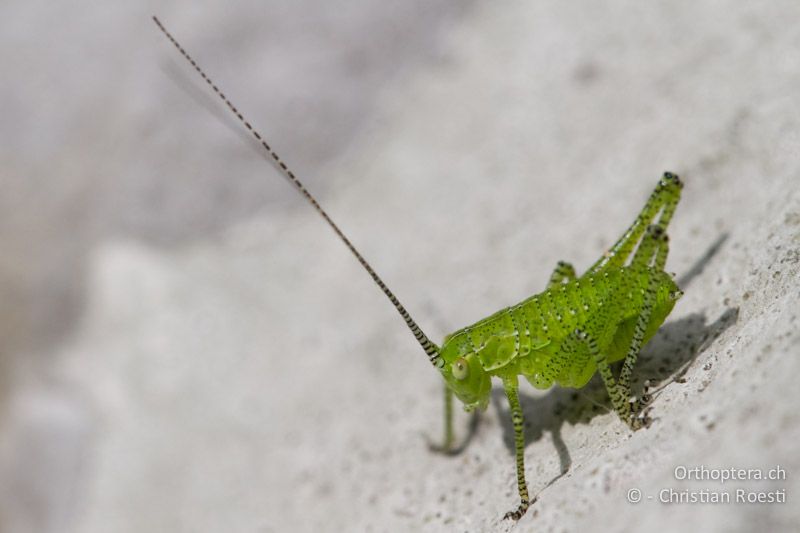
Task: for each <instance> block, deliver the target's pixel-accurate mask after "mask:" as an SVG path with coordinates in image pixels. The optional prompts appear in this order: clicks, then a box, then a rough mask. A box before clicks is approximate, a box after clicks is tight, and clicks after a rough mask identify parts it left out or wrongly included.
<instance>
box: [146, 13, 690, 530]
mask: <svg viewBox="0 0 800 533" xmlns="http://www.w3.org/2000/svg"><path fill="white" fill-rule="evenodd" d="M153 20H154V21H155V23H156V24H157V25H158V27H159V28H160V29H161V31H162V32H163V33H164V34H165V35H166V36H167V38H169V40H170V41H172V44H174V45H175V47H176V48H177V49H178V50H179V51H180V53H181V54H182V55H183V56H184V57H185V58H186V60H188V61H189V62H190V63H191V64H192V66H193V67H194V69H195V70H196V71H197V73H198V74H199V75H200V76H201V77H202V78H203V80H205V82H206V83H207V84H208V85H209V86H210V87H211V89H212V90H213V91H214V92H215V93H216V94H217V96H219V97H220V98H221V99H222V101H223V102H224V103H225V105H227V107H228V108H229V109H230V110H231V111H232V112H233V113H234V114H235V115H236V116H237V117H238V119H239V121H240V122H241V123H242V124H243V125H244V127H245V128H247V130H248V131H249V132H250V133H251V134H252V135H253V137H255V139H256V140H257V141H258V142H259V143H260V144H261V146H262V147H263V148H264V150H266V152H267V153H268V154H269V156H270V157H271V158H272V159H273V160H274V162H275V164H276V165H277V167H278V168H279V169H280V171H281V172H282V173H283V174H284V176H286V177H287V178H288V179H289V180H290V181H291V183H292V184H293V185H294V186H295V187H296V188H297V190H298V191H299V192H300V193H301V194H302V195H303V196H304V197H305V198H306V200H308V202H309V203H310V204H311V205H312V206H313V207H314V209H315V210H316V211H317V212H318V213H319V214H320V215H321V216H322V218H324V219H325V222H327V223H328V225H329V226H330V227H331V228H332V229H333V231H334V232H335V233H336V234H337V235H338V236H339V238H340V239H341V240H342V242H344V244H345V246H347V248H348V249H349V250H350V252H352V253H353V255H354V256H355V257H356V259H357V260H358V262H359V263H361V266H363V267H364V269H365V270H366V271H367V273H368V274H369V275H370V276H371V277H372V279H373V281H374V282H375V283H376V284H377V285H378V287H380V289H381V290H382V291H383V293H384V294H385V295H386V297H387V298H389V300H390V301H391V303H392V305H394V307H395V309H397V311H398V312H399V313H400V316H401V317H402V318H403V320H404V321H405V323H406V325H407V326H408V328H409V329H410V330H411V333H412V334H413V335H414V337H415V338H416V339H417V342H419V344H420V346H421V347H422V349H423V350H424V351H425V353H426V354H427V356H428V359H429V361H430V363H431V364H432V365H433V366H434V368H436V369H437V371H438V372H440V373H441V375H442V377H443V378H444V381H445V437H444V444H443V446H442V448H443V449H444V450H449V449H451V447H452V444H453V429H452V396H453V394H455V396H456V397H457V398H458V399H459V400H461V402H462V403H463V404H464V408H465V409H466V410H467V411H472V410H473V409H475V408H481V409H483V408H485V407H486V406H487V405H488V403H489V396H490V390H491V387H492V385H491V378H492V377H497V378H499V379H500V380H501V381H502V383H503V388H504V390H505V393H506V396H507V397H508V402H509V406H510V411H511V418H512V422H513V427H514V444H515V453H516V468H517V486H518V490H519V496H520V503H519V506H518V507H517V508H516V509H515V510H513V511H510V512H509V513H507V514H506V515H505V516H506V518H512V519H519V518H520V517H522V515H523V514H525V511H526V510H527V509H528V506H529V505H530V504H531V503H532V502H531V501H530V498H529V496H528V488H527V484H526V481H525V465H524V449H525V442H524V432H523V418H522V408H521V407H520V403H519V397H518V394H517V387H518V383H517V376H520V375H522V376H524V377H525V378H526V379H527V380H528V381H529V382H530V383H531V384H532V385H533V386H534V387H536V388H539V389H546V388H549V387H550V386H551V385H553V384H554V383H556V384H558V385H560V386H562V387H572V388H581V387H583V386H584V385H586V383H587V382H588V381H589V380H590V379H591V377H592V376H593V375H594V373H595V371H599V373H600V376H601V378H602V380H603V383H604V384H605V387H606V389H607V391H608V394H609V396H610V397H611V403H612V405H613V407H614V410H615V411H616V412H617V414H618V415H619V417H620V418H621V419H622V421H624V422H625V423H627V424H628V425H629V426H630V427H631V428H632V429H638V428H640V427H642V426H644V425H646V424H647V423H648V417H647V415H646V412H645V411H644V407H645V404H646V402H647V401H648V396H647V393H646V390H645V394H643V395H641V397H639V398H638V399H636V400H634V399H633V398H632V395H631V372H632V370H633V366H634V364H635V363H636V359H637V357H638V355H639V351H640V350H641V348H642V346H643V345H644V344H646V343H647V341H648V340H650V338H651V337H652V336H653V335H654V334H655V333H656V331H657V330H658V328H659V327H660V326H661V324H662V323H663V322H664V320H665V319H666V317H667V315H669V313H670V311H672V308H673V306H674V305H675V301H676V300H677V299H678V298H680V297H681V295H682V294H683V293H682V292H681V291H680V289H678V287H677V285H676V284H675V282H674V281H673V279H672V276H671V275H669V274H667V273H666V272H664V264H665V262H666V260H667V253H668V250H669V245H668V238H667V233H666V229H667V226H668V225H669V222H670V219H671V218H672V215H673V213H674V211H675V207H676V206H677V204H678V201H679V199H680V194H681V188H682V187H683V184H682V183H681V181H680V179H679V178H678V176H676V175H674V174H671V173H669V172H667V173H665V174H664V175H663V177H662V178H661V179H660V180H659V182H658V184H657V185H656V188H655V190H654V191H653V193H652V194H651V195H650V198H649V199H648V201H647V203H646V204H645V206H644V208H643V209H642V211H641V212H640V213H639V215H638V216H637V217H636V220H634V222H633V224H632V225H631V226H630V227H629V228H628V229H627V230H626V231H625V233H624V234H623V235H622V237H621V238H620V239H619V240H618V241H617V242H616V243H615V244H614V245H613V246H612V247H611V248H610V249H609V250H608V251H607V252H606V253H605V254H604V255H603V256H602V257H601V258H600V259H599V260H598V261H597V262H596V263H595V264H594V265H592V266H591V268H589V270H587V271H586V272H585V273H584V274H583V275H582V276H580V277H578V276H576V274H575V269H574V268H573V267H572V265H570V264H569V263H564V262H559V263H558V265H557V266H556V268H555V271H554V272H553V274H552V276H551V278H550V281H549V283H548V285H547V288H546V289H545V291H544V292H542V293H541V294H538V295H535V296H532V297H530V298H528V299H526V300H523V301H522V302H520V303H518V304H516V305H512V306H510V307H507V308H505V309H502V310H500V311H498V312H496V313H494V314H493V315H491V316H490V317H488V318H485V319H483V320H481V321H479V322H477V323H475V324H473V325H471V326H467V327H465V328H463V329H460V330H458V331H456V332H455V333H453V334H451V335H448V336H447V337H446V338H445V340H444V343H443V344H442V346H441V347H440V346H437V345H436V344H434V343H433V342H431V341H430V339H428V337H427V336H426V335H425V333H423V331H422V330H421V329H420V327H419V326H418V325H417V323H416V322H415V321H414V319H412V318H411V316H410V315H409V314H408V312H407V311H406V309H405V308H404V307H403V305H402V304H401V303H400V301H399V300H398V299H397V298H396V297H395V295H394V294H393V293H392V292H391V291H390V290H389V289H388V288H387V287H386V285H385V284H384V283H383V280H381V278H380V277H379V276H378V274H376V273H375V271H374V270H373V269H372V267H371V266H370V265H369V263H367V261H366V260H365V259H364V258H363V257H362V256H361V254H360V253H359V252H358V251H357V250H356V248H355V247H354V246H353V244H352V243H351V242H350V241H349V240H348V238H347V237H346V236H345V235H344V233H342V231H341V230H340V229H339V228H338V226H337V225H336V224H335V223H334V222H333V220H332V219H331V218H330V217H329V216H328V214H327V213H326V212H325V211H324V210H323V209H322V207H320V205H319V203H317V201H316V199H315V198H314V197H313V196H312V195H311V193H309V192H308V190H306V188H305V187H304V186H303V185H302V183H300V181H299V180H298V179H297V177H295V175H294V173H293V172H292V171H291V170H289V168H288V167H287V166H286V164H285V163H284V162H283V161H282V160H281V159H280V157H278V154H276V153H275V151H274V150H273V149H272V148H270V146H269V145H268V144H267V143H266V141H264V140H263V138H262V137H261V135H260V134H259V133H258V132H257V131H256V130H255V129H254V128H253V127H252V126H251V125H250V123H249V122H247V120H245V118H244V117H243V116H242V114H241V113H240V112H239V111H238V110H237V108H236V107H235V106H234V105H233V104H232V103H231V102H230V100H228V98H227V97H226V96H225V95H224V94H223V93H222V92H221V91H220V90H219V89H218V88H217V86H216V85H215V84H214V83H213V82H212V81H211V80H210V79H209V78H208V76H206V74H205V73H204V72H203V70H201V68H200V67H199V66H198V65H197V63H195V61H194V60H193V59H192V58H191V57H190V56H189V54H187V53H186V51H185V50H184V49H183V48H182V47H181V45H180V44H178V42H177V41H176V40H175V39H174V38H173V37H172V35H170V34H169V32H167V30H166V29H165V28H164V26H163V25H162V24H161V22H159V20H158V19H157V18H155V17H153ZM615 361H623V363H622V369H621V371H620V373H619V376H617V377H615V376H614V375H613V374H612V372H611V368H610V366H609V365H610V364H611V363H613V362H615Z"/></svg>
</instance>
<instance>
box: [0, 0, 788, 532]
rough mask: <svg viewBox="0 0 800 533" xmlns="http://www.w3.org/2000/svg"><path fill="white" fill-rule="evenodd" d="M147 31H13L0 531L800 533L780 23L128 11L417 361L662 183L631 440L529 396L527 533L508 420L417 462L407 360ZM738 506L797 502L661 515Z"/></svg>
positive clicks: (572, 14)
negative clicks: (331, 223) (166, 35)
mask: <svg viewBox="0 0 800 533" xmlns="http://www.w3.org/2000/svg"><path fill="white" fill-rule="evenodd" d="M146 7H148V6H144V8H143V7H142V4H140V3H137V4H132V3H131V4H122V3H117V4H114V3H108V4H103V6H101V7H98V6H96V5H92V4H89V3H86V4H84V5H78V4H77V3H72V5H69V4H68V3H64V4H63V5H62V4H57V5H54V4H51V3H44V2H41V3H39V4H36V3H30V2H25V3H23V2H16V3H15V2H12V3H8V4H7V5H5V6H4V7H3V8H2V11H3V15H4V16H2V17H0V20H2V22H0V24H2V27H3V31H2V32H0V39H2V44H3V49H4V50H13V51H14V53H12V54H3V55H2V56H0V66H2V67H3V69H4V72H5V73H8V74H10V75H6V76H4V78H5V83H3V84H2V85H0V91H2V93H0V96H3V98H0V102H2V103H0V106H2V107H0V111H2V113H3V115H2V116H3V117H5V118H4V120H3V125H2V128H0V131H2V133H3V142H2V143H0V144H1V145H2V148H0V156H1V157H2V161H3V166H2V168H3V169H4V170H3V174H2V181H3V185H4V190H5V191H7V192H6V193H5V194H4V195H3V196H2V206H3V210H2V211H3V214H2V217H3V218H2V223H1V224H0V239H1V241H0V242H2V244H3V246H4V250H5V253H4V254H3V255H4V257H3V259H2V263H1V264H0V275H1V276H2V277H0V290H1V291H2V292H1V294H2V295H3V298H2V300H3V303H2V305H1V306H0V317H2V322H3V324H2V326H1V328H0V331H2V333H3V337H4V339H5V340H3V341H2V342H3V344H2V345H0V346H2V353H3V359H2V371H3V381H2V385H3V392H4V394H3V396H2V402H3V404H2V405H3V407H4V409H3V415H2V418H0V521H2V523H0V528H1V529H2V531H14V532H17V531H19V532H27V531H58V532H60V531H76V532H98V533H99V532H122V533H126V532H139V531H159V532H160V531H164V532H174V531H214V532H216V531H263V532H267V531H275V532H284V531H416V530H426V531H506V530H513V529H519V530H521V531H529V530H530V531H533V530H535V531H578V530H580V531H585V530H601V531H609V530H610V531H645V530H648V529H657V530H665V531H686V530H699V531H726V532H729V531H754V530H760V531H792V530H796V529H797V527H798V526H799V525H800V508H798V506H797V505H795V504H794V503H793V502H794V499H795V498H797V497H798V495H799V494H800V482H798V479H800V459H798V454H797V452H796V443H797V442H798V439H800V417H799V416H798V414H797V412H798V411H797V407H798V401H800V393H799V392H798V388H797V386H796V385H795V381H796V376H798V375H800V349H798V340H800V333H799V332H798V320H797V315H798V306H797V300H798V296H800V282H798V271H799V270H800V187H798V183H800V181H798V180H800V103H799V102H800V100H798V96H797V94H798V93H797V88H798V87H799V86H800V55H798V54H797V53H795V52H796V50H797V49H798V46H799V45H800V33H798V31H797V29H796V24H794V23H793V21H795V20H798V16H800V5H798V4H797V3H796V2H769V3H764V4H746V3H735V2H721V1H710V0H708V1H702V2H695V3H692V4H691V5H689V4H677V3H659V4H646V5H645V4H640V3H636V2H622V1H619V2H611V3H603V4H602V6H601V5H600V4H597V3H594V2H588V1H585V2H580V3H578V4H575V3H563V2H556V1H551V2H537V3H535V5H534V3H532V2H509V3H506V4H503V5H502V7H500V6H498V5H496V4H489V3H473V2H469V3H467V2H445V1H440V2H436V3H434V4H431V3H429V2H421V1H420V2H413V3H404V7H400V8H398V7H395V8H391V10H389V11H387V9H390V8H387V7H386V5H385V3H381V2H377V1H375V2H369V3H356V2H352V3H348V2H345V3H343V4H340V5H337V7H336V8H333V9H332V8H331V7H330V4H328V3H322V2H312V1H310V0H307V1H304V2H298V3H291V4H289V3H277V2H276V3H267V4H264V3H261V2H238V3H226V4H224V5H223V4H220V5H218V6H216V7H199V6H197V5H194V6H191V5H189V4H188V3H186V4H184V3H176V4H175V5H174V6H169V7H168V8H165V7H162V4H161V3H156V2H152V3H150V6H149V8H150V9H158V11H159V15H161V16H162V19H163V20H164V22H165V23H167V24H168V26H169V27H170V28H171V29H172V30H173V32H174V33H175V34H176V36H177V37H178V38H179V39H181V40H182V41H183V44H184V45H185V46H186V47H187V48H188V49H189V50H190V51H191V52H192V53H193V54H194V55H195V56H196V58H197V59H198V60H199V61H200V62H201V63H202V64H203V65H204V66H205V67H206V69H207V70H208V71H209V73H210V74H212V75H213V76H214V77H215V78H216V81H217V82H218V83H219V84H220V85H221V87H222V88H223V89H224V90H225V91H226V92H227V93H228V94H229V95H230V96H231V97H232V98H233V99H234V101H236V102H237V103H238V104H239V106H240V108H241V109H242V110H243V111H244V112H245V113H246V114H247V115H248V116H249V118H250V120H251V121H252V122H253V123H254V124H256V125H259V127H261V128H262V129H263V131H264V133H265V134H266V135H267V137H269V138H270V139H274V141H273V144H274V145H275V146H276V148H278V149H279V150H280V152H281V153H282V154H283V155H284V157H285V159H286V160H287V161H288V162H289V163H290V165H292V166H293V167H295V169H296V170H297V172H298V174H299V175H300V176H301V177H302V179H304V180H305V181H306V182H307V184H308V186H309V188H310V189H312V191H313V192H315V193H316V194H317V196H318V197H319V200H320V201H321V203H322V204H323V205H325V206H326V208H327V209H328V211H329V212H330V214H331V215H332V216H333V217H334V218H335V219H336V220H337V221H338V222H339V223H340V225H341V227H342V228H343V229H344V230H345V232H347V233H348V234H349V235H350V236H351V237H352V240H353V242H354V243H355V244H356V245H357V246H359V248H360V249H361V251H362V252H363V253H364V255H365V256H366V257H367V258H368V259H369V261H370V262H371V263H372V265H373V266H374V267H375V269H376V270H377V271H378V272H379V273H381V275H382V276H383V278H384V279H385V281H386V282H387V284H388V285H389V286H390V287H392V289H393V290H394V291H395V293H396V294H397V295H398V297H399V298H400V299H401V300H402V301H403V303H404V304H405V305H406V307H407V308H408V309H409V311H411V313H412V314H413V315H414V316H415V318H416V319H417V321H418V322H419V323H420V325H422V327H423V328H424V329H425V331H426V332H427V333H428V334H429V335H430V336H431V337H434V338H435V339H437V340H439V339H441V338H442V337H443V336H444V334H446V333H448V332H450V331H452V330H454V329H456V328H458V327H461V326H464V325H466V324H469V323H471V322H474V321H475V320H477V319H479V318H482V317H483V316H486V315H488V314H489V313H491V312H493V311H494V310H496V309H499V308H500V307H503V306H506V305H509V304H511V303H514V302H516V301H518V300H520V299H522V298H524V297H527V296H528V295H530V294H532V293H534V292H538V291H539V290H541V288H542V287H543V286H544V284H545V282H546V280H547V278H548V276H549V273H550V271H551V270H552V268H553V266H554V265H555V262H556V261H557V260H559V259H564V260H569V261H572V262H573V263H574V264H575V265H576V267H577V268H578V269H579V270H581V269H584V268H586V267H587V266H588V265H590V264H591V262H592V261H593V260H594V259H595V258H596V257H597V256H598V255H599V254H600V253H602V251H603V250H604V248H605V247H606V246H608V245H609V244H610V243H611V242H613V240H614V239H616V238H617V236H618V235H619V234H620V233H621V232H622V231H623V230H624V228H625V227H627V225H628V224H629V223H630V221H631V220H632V218H633V217H634V216H635V214H636V213H637V211H638V209H639V208H640V207H641V205H642V204H643V202H644V200H645V198H646V197H647V195H648V194H649V193H650V191H651V190H652V187H653V186H654V185H655V183H656V181H657V179H658V177H659V176H660V174H661V172H663V171H664V170H673V171H675V172H678V173H679V174H680V175H681V176H682V177H683V178H684V181H685V182H686V188H685V189H684V197H683V200H682V202H681V204H680V205H679V207H678V211H677V213H676V215H675V218H674V222H673V224H672V225H671V227H670V236H671V253H670V258H669V261H668V270H670V271H674V272H676V273H677V278H678V280H679V283H680V284H681V285H682V286H683V288H684V290H685V292H686V295H685V296H684V298H683V299H682V300H681V301H680V302H679V304H678V306H677V307H676V309H675V311H674V312H673V314H672V315H671V316H670V318H669V319H668V320H667V323H666V324H665V326H664V327H663V328H662V331H661V332H660V333H659V335H658V336H657V337H656V338H655V339H654V340H653V341H652V342H651V344H650V345H649V346H648V347H647V348H646V349H645V350H644V351H643V353H642V357H641V364H639V365H638V366H637V370H636V378H637V381H639V382H641V381H643V380H644V379H651V380H654V381H655V382H656V383H657V384H659V385H664V388H663V391H662V392H661V393H660V395H658V396H657V398H656V401H655V402H654V405H653V415H654V416H655V417H656V421H655V423H654V424H653V425H652V426H651V427H650V428H649V429H647V430H643V431H639V432H636V433H633V434H632V433H631V432H629V431H628V430H627V429H626V428H625V426H623V425H622V424H621V423H620V422H619V421H618V419H617V418H616V416H615V415H613V414H611V413H608V412H607V409H606V406H607V400H606V397H605V394H604V392H603V390H602V387H601V386H600V385H599V384H598V383H596V382H592V384H590V386H589V387H588V388H587V389H585V390H582V391H579V392H578V393H577V394H576V393H575V391H571V390H559V389H554V390H551V391H548V392H544V393H542V392H537V391H534V390H533V389H532V388H530V387H528V386H527V385H524V386H523V389H522V394H523V396H524V397H523V405H524V408H525V415H526V423H527V428H526V434H527V442H528V444H527V447H526V461H527V475H528V481H529V483H530V486H531V489H532V491H533V492H540V491H541V492H540V494H539V501H538V502H537V503H536V504H535V506H534V507H533V508H532V509H531V510H530V511H529V512H528V514H527V515H526V516H525V517H524V518H523V520H521V521H520V522H519V523H518V524H513V523H510V522H504V521H502V520H501V517H502V515H503V514H504V513H505V511H507V510H509V509H511V508H512V507H513V506H514V505H516V502H517V496H516V489H515V476H514V464H513V456H512V451H513V450H512V444H511V429H510V423H509V420H508V416H507V405H506V403H505V401H504V399H503V397H502V393H501V392H500V391H496V392H498V394H496V395H495V396H494V397H493V402H492V405H491V406H490V408H489V410H488V412H487V413H485V414H484V415H483V416H482V417H481V419H480V422H479V424H478V425H477V427H476V428H475V432H474V435H473V437H472V438H471V440H470V442H469V445H468V446H467V447H466V449H465V450H464V451H463V452H462V453H460V454H459V455H457V456H455V457H441V456H439V455H435V454H432V453H431V452H429V451H428V449H427V446H426V436H429V437H430V438H434V439H437V438H439V436H440V432H441V405H440V402H441V398H440V396H441V391H440V383H439V379H438V378H437V376H436V375H435V373H434V372H433V371H432V370H431V369H430V368H429V365H428V363H427V361H426V360H425V357H424V355H423V354H422V352H421V351H420V350H419V348H418V346H416V344H415V342H414V340H413V338H412V337H411V336H410V335H409V334H408V333H407V332H406V331H405V327H404V326H403V324H402V321H400V320H398V317H397V316H396V313H395V312H394V311H393V310H392V309H391V307H390V306H389V305H387V303H386V301H385V298H384V297H383V296H382V295H381V294H380V292H379V291H378V290H376V288H375V287H374V286H373V285H372V283H371V282H370V280H369V279H368V278H367V276H366V275H365V274H364V273H363V271H362V270H361V269H360V267H359V265H358V264H357V262H356V261H355V260H354V259H353V258H352V257H351V256H350V255H349V254H348V252H347V250H346V249H345V248H344V247H343V246H342V245H341V243H339V242H337V241H336V240H335V238H334V237H333V236H332V233H331V231H330V230H329V229H328V228H326V227H325V226H324V224H323V223H322V221H321V220H319V217H318V216H316V215H315V214H314V212H313V211H312V210H311V209H310V208H309V207H308V206H307V205H305V204H304V203H303V201H302V200H301V199H300V198H299V197H298V196H297V195H296V193H295V192H294V191H292V190H291V188H290V187H288V186H287V185H286V184H285V183H283V180H282V179H280V177H279V175H278V174H277V173H276V172H275V171H273V170H272V169H270V168H269V167H268V166H267V165H265V163H264V161H263V157H260V156H259V155H258V154H257V152H255V151H254V150H253V149H252V146H251V145H249V144H248V143H247V142H244V141H243V140H242V135H241V133H240V131H239V129H238V127H237V126H236V125H235V123H234V122H233V121H231V120H230V118H229V117H227V116H226V115H225V114H224V110H223V108H222V107H221V106H219V105H218V104H217V102H215V101H214V100H213V99H212V98H211V97H210V96H209V95H208V94H207V92H206V91H205V88H204V87H203V86H202V85H200V83H199V82H198V81H197V80H196V79H195V77H194V76H193V73H192V72H191V71H190V70H188V69H187V68H186V66H185V65H184V64H183V63H181V62H180V58H179V57H177V56H176V54H175V51H174V50H173V49H171V47H170V46H169V45H168V43H166V42H165V40H164V39H163V38H162V37H161V36H160V35H159V34H158V33H157V32H156V30H155V28H154V27H153V26H152V23H151V22H150V21H149V18H148V17H149V15H150V14H151V12H150V11H148V10H147V9H145V8H146ZM306 176H307V177H306ZM676 377H677V378H678V379H677V381H674V380H673V378H676ZM598 404H599V405H598ZM467 425H468V417H467V416H466V415H464V414H459V416H458V428H459V435H460V436H461V437H463V436H464V435H465V433H466V428H467ZM777 465H779V466H780V467H781V468H783V469H784V470H785V472H786V479H785V480H779V481H755V480H750V481H746V482H741V483H726V484H721V483H719V482H717V481H713V480H705V481H698V482H689V481H686V480H680V479H676V476H675V469H676V467H681V466H685V467H687V468H692V467H700V466H705V467H709V468H731V467H735V468H761V469H764V470H766V469H769V468H772V467H774V466H777ZM563 470H566V473H565V474H564V475H562V476H560V473H561V472H562V471H563ZM559 476H560V477H559ZM551 481H552V483H551ZM736 488H745V489H748V490H753V491H767V490H781V489H785V493H786V500H787V502H786V503H783V504H780V503H776V504H736V503H730V504H699V503H695V504H687V503H684V504H664V503H660V502H658V501H657V500H658V498H659V495H660V491H662V489H674V490H675V491H684V490H700V489H706V490H708V491H713V492H720V491H725V492H730V493H733V494H735V490H736ZM631 489H639V490H641V491H642V494H643V495H644V498H645V499H644V501H642V502H640V503H638V504H632V503H629V502H628V501H627V499H626V496H627V494H628V493H629V491H630V490H631ZM647 496H653V497H654V500H647Z"/></svg>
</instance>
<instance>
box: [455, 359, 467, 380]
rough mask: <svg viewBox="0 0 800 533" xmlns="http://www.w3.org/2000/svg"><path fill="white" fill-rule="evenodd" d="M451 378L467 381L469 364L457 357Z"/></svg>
mask: <svg viewBox="0 0 800 533" xmlns="http://www.w3.org/2000/svg"><path fill="white" fill-rule="evenodd" d="M452 368H453V377H454V378H456V379H457V380H459V381H462V380H465V379H467V376H468V375H469V363H467V360H466V359H464V358H463V357H459V358H458V359H456V360H455V361H454V362H453V366H452Z"/></svg>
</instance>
